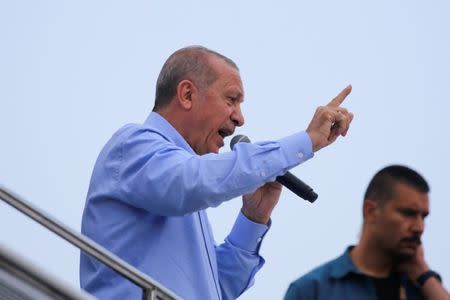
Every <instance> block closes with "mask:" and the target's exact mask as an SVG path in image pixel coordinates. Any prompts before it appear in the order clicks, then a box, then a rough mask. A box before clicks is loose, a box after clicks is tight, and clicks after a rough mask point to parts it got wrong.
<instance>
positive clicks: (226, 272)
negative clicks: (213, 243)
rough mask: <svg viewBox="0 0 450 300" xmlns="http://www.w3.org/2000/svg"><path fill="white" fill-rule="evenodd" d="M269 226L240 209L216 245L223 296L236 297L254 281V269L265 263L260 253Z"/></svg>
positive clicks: (227, 297) (255, 270)
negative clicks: (227, 231) (227, 232)
mask: <svg viewBox="0 0 450 300" xmlns="http://www.w3.org/2000/svg"><path fill="white" fill-rule="evenodd" d="M269 227H270V222H269V225H265V224H258V223H254V222H252V221H250V220H249V219H247V217H245V216H244V215H243V214H242V213H239V216H238V218H237V219H236V222H235V224H234V226H233V229H232V230H231V233H230V234H229V235H228V237H227V238H226V239H225V242H224V243H223V244H221V245H220V246H218V247H216V256H217V265H218V274H219V283H220V289H221V292H222V298H223V299H224V300H225V299H236V298H237V297H238V296H239V295H241V294H242V293H243V292H244V291H245V290H247V289H248V288H249V287H251V286H252V285H253V283H254V276H255V274H256V272H258V270H259V269H261V267H262V266H263V265H264V259H263V258H262V257H261V256H260V255H259V248H260V245H261V242H262V239H263V237H264V235H265V234H266V232H267V231H268V229H269Z"/></svg>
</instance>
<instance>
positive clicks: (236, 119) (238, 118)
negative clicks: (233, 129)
mask: <svg viewBox="0 0 450 300" xmlns="http://www.w3.org/2000/svg"><path fill="white" fill-rule="evenodd" d="M231 120H232V121H233V123H234V125H235V126H237V127H240V126H242V125H244V122H245V120H244V115H243V114H242V111H241V105H240V103H238V104H236V105H235V106H234V110H233V112H232V113H231Z"/></svg>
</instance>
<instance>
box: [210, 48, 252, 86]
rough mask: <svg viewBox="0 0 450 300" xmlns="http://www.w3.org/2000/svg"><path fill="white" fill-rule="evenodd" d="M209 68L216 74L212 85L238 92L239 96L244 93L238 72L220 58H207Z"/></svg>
mask: <svg viewBox="0 0 450 300" xmlns="http://www.w3.org/2000/svg"><path fill="white" fill-rule="evenodd" d="M209 63H210V66H211V67H212V68H213V69H214V71H215V72H216V74H217V79H216V81H214V83H213V85H216V86H218V87H221V88H230V89H236V90H239V92H240V93H241V94H243V92H244V88H243V85H242V80H241V76H240V74H239V71H238V70H237V69H236V68H235V67H234V66H232V65H231V64H229V63H228V62H226V61H225V60H223V59H222V58H220V57H216V56H213V55H211V56H210V57H209Z"/></svg>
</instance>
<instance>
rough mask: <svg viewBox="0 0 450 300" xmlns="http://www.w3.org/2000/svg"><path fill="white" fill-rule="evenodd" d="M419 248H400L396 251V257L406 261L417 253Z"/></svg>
mask: <svg viewBox="0 0 450 300" xmlns="http://www.w3.org/2000/svg"><path fill="white" fill-rule="evenodd" d="M416 251H417V249H412V248H407V249H400V250H398V251H397V252H396V253H395V257H396V259H397V260H398V261H400V262H401V261H406V260H410V259H411V258H413V257H414V256H415V255H416Z"/></svg>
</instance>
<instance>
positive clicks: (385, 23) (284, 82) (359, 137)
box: [0, 0, 450, 299]
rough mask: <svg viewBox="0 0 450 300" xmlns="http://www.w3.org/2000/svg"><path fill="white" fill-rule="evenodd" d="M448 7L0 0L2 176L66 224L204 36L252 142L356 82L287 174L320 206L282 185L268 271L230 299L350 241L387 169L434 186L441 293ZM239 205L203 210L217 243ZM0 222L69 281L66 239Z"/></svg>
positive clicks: (253, 294) (21, 221)
mask: <svg viewBox="0 0 450 300" xmlns="http://www.w3.org/2000/svg"><path fill="white" fill-rule="evenodd" d="M449 15H450V4H449V2H448V1H444V0H442V1H426V2H425V1H356V0H354V1H348V0H343V1H314V2H313V1H308V2H306V1H302V2H301V1H254V2H249V1H248V2H244V1H235V0H232V1H227V2H223V3H215V2H212V1H164V2H163V1H161V2H160V3H157V2H156V1H86V0H85V1H44V0H41V1H20V0H0V101H1V102H0V103H1V106H0V108H1V110H0V111H1V118H0V136H1V139H2V147H1V148H0V184H1V185H3V186H5V187H7V188H9V189H11V190H13V191H15V192H16V193H18V194H19V195H22V196H24V197H25V198H26V199H28V200H29V201H31V202H32V203H34V204H35V205H37V206H39V207H40V208H42V209H43V210H45V211H47V212H48V213H50V214H52V215H53V216H55V217H57V218H58V219H59V220H61V221H62V222H64V223H66V224H67V225H69V226H70V227H72V228H74V229H77V230H78V229H79V228H80V219H81V214H82V209H83V206H84V201H85V195H86V192H87V188H88V184H89V178H90V173H91V171H92V168H93V165H94V162H95V159H96V157H97V155H98V153H99V151H100V149H101V147H102V146H103V144H104V143H105V142H106V141H107V139H108V138H109V137H110V136H111V135H112V134H113V132H114V131H115V130H116V129H117V128H118V127H120V126H121V125H123V124H125V123H129V122H142V121H143V120H144V119H145V118H146V116H147V114H148V113H149V111H150V110H151V108H152V107H153V96H154V85H155V81H156V77H157V76H158V73H159V70H160V68H161V66H162V64H163V62H164V60H165V59H166V58H167V56H168V55H170V54H171V53H172V52H173V51H175V50H176V49H178V48H180V47H183V46H186V45H192V44H201V45H204V46H206V47H209V48H211V49H214V50H217V51H219V52H221V53H223V54H225V55H227V56H229V57H230V58H232V59H233V60H235V62H236V63H237V64H238V65H239V67H240V69H241V76H242V79H243V81H244V86H245V91H246V99H245V104H244V106H243V111H244V114H245V116H246V125H245V126H244V127H243V128H241V129H239V130H238V133H244V134H246V135H248V136H249V137H251V139H252V140H254V141H257V140H268V139H276V138H280V137H283V136H286V135H288V134H291V133H293V132H296V131H299V130H303V129H305V128H306V126H307V124H308V122H309V120H310V119H311V116H312V114H313V113H314V110H315V108H316V106H318V105H323V104H326V103H327V102H328V101H329V100H330V99H331V98H332V97H333V96H334V95H335V94H337V93H338V92H339V91H340V90H341V89H342V88H344V87H345V86H346V85H347V84H348V83H351V84H352V85H353V92H352V94H351V95H350V96H349V97H348V99H347V101H346V102H344V106H346V107H347V108H348V109H349V110H351V111H353V112H354V114H355V119H354V122H353V124H352V127H351V129H350V131H349V134H348V136H347V137H346V138H344V139H341V140H339V141H338V142H337V143H335V144H334V145H333V146H331V147H329V148H327V149H324V150H322V151H320V152H319V153H317V154H316V156H315V157H314V158H313V159H312V160H310V161H308V162H307V163H305V164H304V165H301V166H298V167H296V168H295V169H293V170H292V172H293V173H294V174H296V175H298V176H299V177H300V178H302V179H304V181H306V182H308V183H309V184H310V185H312V186H313V187H314V189H315V190H316V191H317V192H318V193H319V199H318V200H317V201H316V203H314V204H313V205H311V204H309V203H307V202H305V201H302V200H301V199H298V198H297V197H296V196H295V195H294V194H292V193H291V192H289V191H288V190H285V191H284V192H283V194H282V199H281V201H280V203H279V205H278V207H277V208H276V210H275V212H274V214H273V226H272V229H271V230H270V232H269V233H268V235H267V237H266V239H265V240H264V244H263V246H262V250H261V251H262V254H263V255H264V257H265V258H266V265H265V266H264V268H263V269H262V270H261V271H260V272H259V273H258V274H257V277H256V284H255V286H254V287H253V288H252V289H251V290H250V291H248V292H247V293H246V294H244V295H243V296H242V297H241V298H240V299H280V298H282V296H283V295H284V292H285V290H286V288H287V285H288V284H289V282H291V281H292V280H294V279H295V278H297V277H298V276H300V275H301V274H303V273H305V272H306V271H308V270H310V269H311V268H313V267H314V266H316V265H318V264H320V263H322V262H324V261H325V260H328V259H331V258H334V257H335V256H337V255H339V254H340V253H341V252H342V251H343V250H344V249H345V247H346V246H347V245H348V244H350V243H354V242H355V241H356V240H357V238H358V234H359V229H360V225H361V221H362V220H361V202H362V195H363V193H364V190H365V188H366V185H367V183H368V181H369V179H370V178H371V176H372V175H373V174H374V173H375V172H376V171H377V170H378V169H380V168H381V167H384V166H385V165H387V164H391V163H401V164H407V165H409V166H411V167H413V168H415V169H417V170H418V171H419V172H421V173H422V174H423V175H424V176H425V177H426V178H427V179H428V181H429V183H430V185H431V188H432V192H431V194H430V197H431V214H430V216H429V218H428V220H427V228H426V233H425V234H424V237H423V240H424V246H425V255H426V258H427V261H428V263H429V264H430V266H431V267H432V268H434V269H436V270H437V271H438V272H440V273H441V275H442V276H443V278H444V283H445V284H446V285H447V287H448V286H449V285H448V283H447V282H449V280H450V260H449V259H448V253H450V242H449V240H448V233H447V231H448V228H449V221H448V215H449V211H450V204H449V201H448V199H447V198H448V193H447V192H446V185H447V184H448V183H447V182H448V180H447V174H446V170H447V169H448V168H449V166H450V158H449V153H450V141H449V136H448V129H449V126H448V124H447V122H448V120H447V117H448V111H449V109H450V105H449V104H448V101H449V100H450V97H449V96H450V90H449V89H450V55H449V53H450V38H449V37H450V19H449V18H448V16H449ZM223 150H224V151H228V149H223ZM240 205H241V203H240V199H233V200H232V201H230V202H228V203H226V204H224V205H222V206H220V207H218V208H215V209H211V210H210V211H209V215H210V219H211V223H212V226H213V229H214V231H215V234H216V240H217V241H221V240H223V238H224V237H225V235H226V234H227V232H228V231H229V229H230V227H231V226H232V223H233V222H234V218H235V216H236V214H237V212H238V210H239V208H240ZM0 220H1V221H0V225H1V226H0V228H1V229H0V243H1V244H2V245H5V246H7V247H9V248H12V249H13V250H15V251H17V252H18V253H19V254H21V255H23V256H25V257H26V258H28V259H30V260H32V261H34V262H35V263H37V264H38V265H39V266H42V268H44V269H45V270H47V271H48V272H50V273H53V274H56V275H57V276H59V277H60V278H61V279H63V280H65V281H68V282H70V283H72V284H73V285H75V286H77V285H78V252H77V250H75V248H73V247H72V246H70V245H69V244H68V243H66V242H65V241H63V240H61V239H59V238H57V237H54V236H53V234H50V233H48V232H47V231H45V230H44V229H42V228H41V227H40V226H39V225H37V224H35V223H34V222H32V221H29V220H28V219H27V218H26V217H24V216H22V215H21V214H19V213H18V212H16V211H15V210H13V209H12V208H10V207H8V206H6V205H5V204H0Z"/></svg>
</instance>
